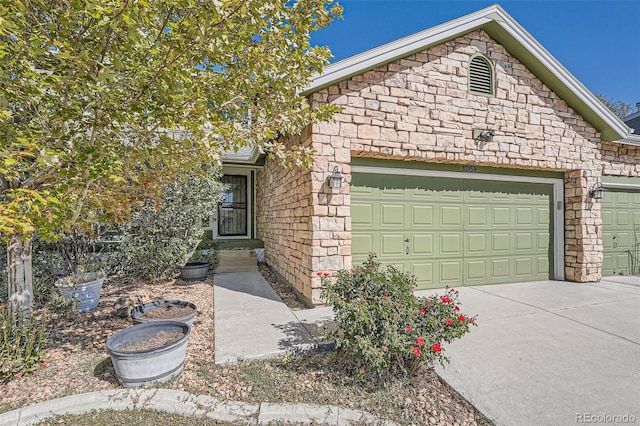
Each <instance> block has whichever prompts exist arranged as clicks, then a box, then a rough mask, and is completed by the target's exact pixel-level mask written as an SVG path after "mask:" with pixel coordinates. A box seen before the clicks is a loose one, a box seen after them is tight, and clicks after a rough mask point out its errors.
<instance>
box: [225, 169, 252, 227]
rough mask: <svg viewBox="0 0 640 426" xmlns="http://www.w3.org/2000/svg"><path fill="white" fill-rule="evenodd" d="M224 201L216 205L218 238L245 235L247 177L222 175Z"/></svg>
mask: <svg viewBox="0 0 640 426" xmlns="http://www.w3.org/2000/svg"><path fill="white" fill-rule="evenodd" d="M222 183H223V184H224V185H225V190H224V192H223V193H222V195H223V197H224V200H223V201H222V202H221V203H220V204H218V236H221V237H231V236H246V235H247V177H246V176H242V175H224V176H222Z"/></svg>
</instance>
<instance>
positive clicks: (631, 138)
mask: <svg viewBox="0 0 640 426" xmlns="http://www.w3.org/2000/svg"><path fill="white" fill-rule="evenodd" d="M611 142H615V143H622V144H625V145H636V146H640V135H636V134H635V133H630V134H628V135H627V137H626V138H623V139H618V140H616V141H611Z"/></svg>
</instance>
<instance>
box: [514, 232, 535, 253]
mask: <svg viewBox="0 0 640 426" xmlns="http://www.w3.org/2000/svg"><path fill="white" fill-rule="evenodd" d="M515 241H516V244H515V251H516V252H523V251H524V252H527V253H528V252H531V250H532V249H533V244H532V243H533V234H532V233H531V232H516V233H515Z"/></svg>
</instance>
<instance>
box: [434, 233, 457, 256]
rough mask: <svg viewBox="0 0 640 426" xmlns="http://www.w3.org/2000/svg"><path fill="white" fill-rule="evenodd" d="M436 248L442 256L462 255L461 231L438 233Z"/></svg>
mask: <svg viewBox="0 0 640 426" xmlns="http://www.w3.org/2000/svg"><path fill="white" fill-rule="evenodd" d="M438 249H439V250H438V254H439V255H442V256H462V232H454V233H442V234H440V245H439V247H438Z"/></svg>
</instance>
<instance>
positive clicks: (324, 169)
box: [259, 31, 640, 301]
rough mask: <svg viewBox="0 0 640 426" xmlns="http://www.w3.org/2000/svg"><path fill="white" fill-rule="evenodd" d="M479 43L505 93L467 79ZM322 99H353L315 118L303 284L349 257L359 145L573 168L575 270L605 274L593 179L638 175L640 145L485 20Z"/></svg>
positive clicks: (319, 100) (312, 284) (367, 153)
mask: <svg viewBox="0 0 640 426" xmlns="http://www.w3.org/2000/svg"><path fill="white" fill-rule="evenodd" d="M476 53H483V54H485V55H486V56H487V57H488V58H489V59H490V61H491V62H492V64H493V65H494V67H495V74H496V96H495V97H491V96H483V95H474V94H471V93H469V92H468V90H467V70H468V62H469V59H470V57H471V56H472V55H474V54H476ZM312 101H313V102H314V103H315V104H323V103H333V104H335V105H339V106H341V107H343V111H342V112H341V113H338V114H336V115H335V117H334V118H335V120H334V121H333V122H328V123H319V124H316V125H314V126H313V129H312V137H311V143H312V146H313V147H314V148H315V149H316V150H317V151H318V158H317V161H316V163H315V164H314V166H313V170H312V172H311V174H310V178H311V183H312V184H311V188H310V190H311V193H310V194H309V196H310V199H311V200H312V202H313V205H314V206H315V207H314V208H313V211H314V217H313V218H312V222H311V223H312V237H311V246H312V247H315V249H313V250H311V252H310V256H311V262H310V270H309V273H308V274H306V276H305V277H301V278H304V279H306V280H309V281H306V282H304V281H303V282H300V283H298V284H296V285H299V286H300V288H304V292H305V294H306V293H307V292H308V290H307V289H311V293H310V294H311V296H312V300H314V301H315V300H316V299H317V298H318V295H319V279H318V278H317V277H316V276H315V273H316V272H317V271H327V272H333V271H335V270H337V269H340V268H343V267H350V264H351V252H350V250H351V246H350V238H351V236H350V231H351V222H350V219H349V204H350V198H349V185H348V184H349V182H350V162H351V158H352V157H372V158H385V159H397V160H398V159H399V160H405V161H425V162H439V163H457V164H475V165H482V166H493V167H505V168H519V169H535V170H552V171H563V172H564V175H565V215H566V222H565V230H566V240H565V245H566V246H565V254H566V256H565V273H566V276H567V278H568V279H571V280H575V281H596V280H598V279H599V278H600V266H601V263H602V239H601V219H600V206H599V203H598V202H594V201H593V200H591V199H590V198H589V197H588V190H589V188H591V187H592V186H593V185H594V184H595V183H596V182H598V181H599V180H600V176H601V174H602V173H605V174H619V175H630V176H638V175H640V166H639V165H638V163H640V151H639V150H638V148H637V147H630V146H625V145H621V144H616V143H609V142H601V141H600V138H599V137H600V135H599V134H598V132H597V131H596V130H595V129H594V128H593V127H592V126H591V125H590V124H589V123H587V122H586V121H585V120H583V119H582V118H581V117H580V116H579V115H577V114H576V113H575V112H574V111H573V110H572V109H571V108H569V107H568V106H567V104H566V103H565V102H564V101H563V100H562V99H560V98H559V97H558V96H557V95H556V94H555V93H553V92H552V91H551V90H550V89H549V88H547V87H546V86H545V85H544V84H542V82H541V81H540V80H538V79H537V78H536V77H535V76H534V75H533V74H532V73H531V72H529V70H527V68H526V67H525V66H524V65H522V64H521V63H520V62H518V61H517V60H516V59H515V58H513V57H511V56H510V55H509V53H508V52H507V51H506V50H505V49H504V48H503V47H502V46H501V45H500V44H498V43H497V42H495V41H494V40H492V39H491V38H490V37H489V36H488V35H487V34H486V33H484V32H483V31H476V32H473V33H470V34H468V35H465V36H462V37H459V38H457V39H455V40H452V41H449V42H447V43H444V44H442V45H439V46H436V47H433V48H431V49H428V50H426V51H424V52H421V53H417V54H414V55H412V56H410V57H407V58H405V59H402V60H398V61H396V62H393V63H390V64H388V65H385V66H382V67H379V68H376V69H374V70H371V71H368V72H366V73H364V74H362V75H358V76H354V77H352V78H351V79H349V80H347V81H343V82H341V83H339V84H337V85H334V86H331V87H328V88H326V89H322V90H320V91H318V92H316V93H314V94H313V95H312ZM473 129H490V130H493V131H494V132H495V134H496V135H495V137H493V139H492V140H491V141H486V142H485V141H479V140H474V139H473V137H472V133H473ZM335 165H337V166H338V168H339V170H340V171H341V173H342V174H343V175H345V178H346V179H345V183H344V184H343V186H342V188H341V190H340V191H339V192H337V193H330V192H328V191H327V188H326V185H323V181H324V179H326V177H327V175H328V174H329V173H330V172H331V170H332V169H333V167H334V166H335ZM265 171H266V168H265ZM259 180H260V176H259ZM305 183H308V182H307V181H305ZM307 188H308V187H307ZM330 247H331V248H332V249H331V251H328V250H323V249H319V248H327V249H328V248H330ZM333 248H335V249H333Z"/></svg>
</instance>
